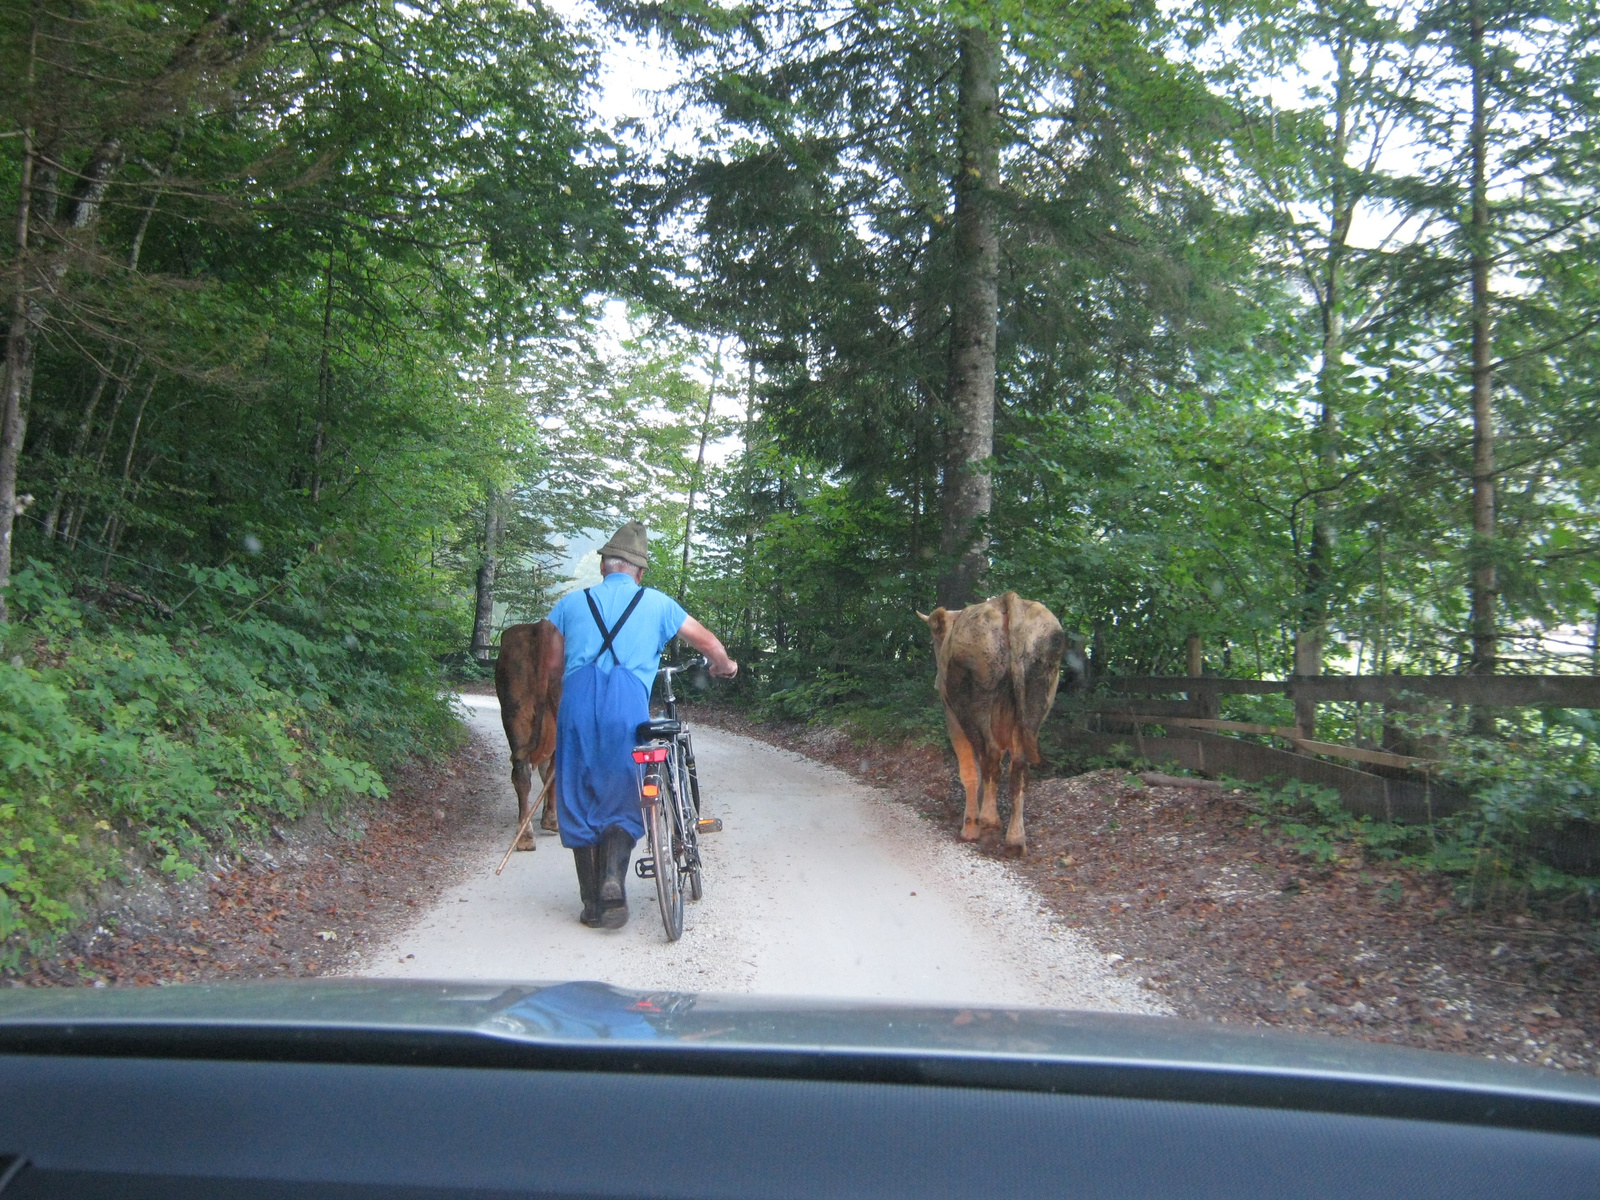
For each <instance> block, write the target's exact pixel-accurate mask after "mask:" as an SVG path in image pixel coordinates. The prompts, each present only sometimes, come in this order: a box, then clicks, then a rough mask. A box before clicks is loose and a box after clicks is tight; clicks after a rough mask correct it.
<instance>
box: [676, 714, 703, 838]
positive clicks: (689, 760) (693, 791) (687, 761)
mask: <svg viewBox="0 0 1600 1200" xmlns="http://www.w3.org/2000/svg"><path fill="white" fill-rule="evenodd" d="M678 738H679V741H680V743H681V744H682V746H683V762H684V765H685V767H686V768H687V769H688V776H689V797H690V799H692V800H693V801H694V815H695V819H696V820H698V819H699V817H700V772H699V771H697V770H695V765H694V743H693V742H692V741H690V740H689V731H688V730H687V729H685V730H684V731H683V732H682V733H680V734H679V735H678Z"/></svg>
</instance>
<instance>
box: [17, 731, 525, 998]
mask: <svg viewBox="0 0 1600 1200" xmlns="http://www.w3.org/2000/svg"><path fill="white" fill-rule="evenodd" d="M503 768H504V758H503V755H501V754H497V753H493V752H492V751H490V750H488V749H486V748H485V747H483V746H482V745H481V744H478V743H469V744H468V745H467V746H465V747H464V748H463V749H462V750H460V751H458V752H457V753H456V754H454V755H452V756H451V757H450V758H448V759H446V760H445V761H443V762H439V763H412V764H409V765H408V766H406V767H404V768H403V769H401V770H400V771H398V772H397V773H395V775H394V777H393V778H391V780H390V781H389V788H390V795H389V798H388V799H387V800H384V801H383V802H381V803H379V804H373V805H370V806H363V807H362V808H360V809H357V810H353V811H351V812H348V813H346V814H345V815H344V819H343V820H342V821H341V822H339V823H337V824H336V825H334V826H330V825H329V824H328V823H327V822H324V821H321V820H319V819H312V820H306V821H302V822H299V823H297V824H294V825H291V826H288V827H286V828H279V829H275V830H274V831H273V834H272V836H271V838H270V839H268V840H267V841H266V842H264V843H261V844H258V845H254V846H248V847H244V848H242V849H241V850H240V851H239V852H238V853H237V854H236V855H234V856H233V857H232V858H231V859H219V860H218V861H216V862H214V863H212V864H211V866H210V869H209V870H208V871H207V872H206V873H203V874H201V875H200V876H198V877H196V878H194V879H191V880H189V881H187V882H185V883H173V882H170V881H167V880H162V879H161V878H159V877H156V878H150V877H148V876H147V877H145V878H143V879H141V880H137V881H136V882H135V883H134V885H133V886H132V887H131V888H130V889H129V890H128V891H127V892H126V893H125V894H124V895H122V896H121V897H117V898H115V899H114V901H113V903H112V904H111V905H110V906H109V907H108V908H106V909H105V910H103V911H102V913H101V916H100V919H99V922H98V924H97V925H96V926H94V927H92V928H88V929H85V930H83V931H81V932H79V933H76V934H73V935H71V936H69V937H67V938H65V939H63V941H62V942H61V943H60V945H58V947H57V948H56V952H55V953H54V954H53V955H51V956H50V957H48V958H41V959H38V960H34V961H32V962H30V963H27V964H25V969H24V970H23V971H22V972H21V973H20V974H15V975H13V976H11V977H9V978H5V979H3V980H0V983H3V984H6V985H9V986H12V987H50V986H90V987H103V986H108V985H130V984H131V985H149V984H167V983H196V982H202V981H209V980H220V979H263V978H265V979H284V978H292V977H296V976H312V975H324V974H337V973H339V972H340V971H341V970H344V969H345V968H346V967H347V965H348V964H349V963H350V962H351V961H353V960H354V959H356V958H357V957H359V956H360V955H361V954H362V953H363V952H364V951H365V950H366V949H368V948H369V947H371V946H373V945H376V944H378V943H381V942H382V941H383V940H384V939H385V938H386V937H388V936H389V934H390V933H391V932H392V931H394V930H395V929H398V928H401V927H403V926H405V925H406V924H409V923H410V922H411V921H412V920H413V919H414V918H415V916H416V914H417V912H418V911H419V910H420V909H421V908H423V907H425V906H426V905H427V904H428V903H429V902H430V901H431V900H432V899H433V898H434V897H435V896H436V895H437V894H438V893H439V892H440V891H441V890H442V889H444V888H446V887H449V886H450V885H451V884H453V883H455V882H456V881H457V880H458V879H459V878H461V877H462V876H463V875H464V874H465V873H466V872H468V871H471V870H476V869H481V868H482V866H483V864H484V862H485V861H486V860H488V859H489V856H491V855H492V854H493V853H494V848H495V846H497V845H499V844H501V843H504V842H509V840H510V837H509V833H508V832H507V831H503V830H501V829H500V827H499V824H498V823H497V822H496V820H495V819H494V815H493V814H494V808H495V800H496V798H497V797H498V795H499V792H500V791H501V790H508V789H509V788H510V783H509V773H508V772H507V771H505V770H504V769H503Z"/></svg>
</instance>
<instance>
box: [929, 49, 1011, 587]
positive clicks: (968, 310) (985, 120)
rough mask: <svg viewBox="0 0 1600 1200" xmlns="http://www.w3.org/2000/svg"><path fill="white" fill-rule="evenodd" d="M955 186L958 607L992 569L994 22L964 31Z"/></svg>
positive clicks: (949, 513)
mask: <svg viewBox="0 0 1600 1200" xmlns="http://www.w3.org/2000/svg"><path fill="white" fill-rule="evenodd" d="M959 37H960V45H961V82H960V94H959V100H958V103H957V108H958V111H957V118H956V120H957V141H958V147H959V160H958V164H957V169H956V179H955V201H956V212H955V255H954V261H953V263H952V268H953V277H954V280H955V284H954V289H953V292H952V295H951V302H950V386H949V389H948V393H947V395H946V404H947V406H948V414H949V427H948V431H947V436H946V439H945V464H944V491H943V496H942V501H943V503H942V512H941V514H940V515H941V523H940V531H939V549H940V552H941V555H942V557H943V559H944V566H943V569H942V572H941V576H940V579H939V592H938V596H939V603H940V604H942V605H944V606H945V607H946V608H959V607H962V606H964V605H966V604H970V603H971V602H972V601H973V600H975V599H977V598H978V595H979V592H980V589H981V588H982V586H983V582H984V576H985V575H986V574H987V572H988V568H989V535H988V531H987V528H986V526H987V523H988V518H989V511H990V508H991V506H992V504H993V499H994V492H993V483H992V480H991V478H990V476H989V472H988V470H987V468H986V467H985V466H984V464H985V463H986V462H987V460H988V459H989V458H990V457H992V456H993V454H994V372H995V335H996V327H997V325H998V321H999V281H1000V239H999V235H998V232H997V230H996V228H995V226H996V221H995V200H994V196H995V189H996V188H997V187H998V185H999V180H1000V150H999V143H998V139H997V120H996V118H997V109H998V96H997V93H996V62H995V59H996V48H995V41H996V39H995V34H994V31H993V30H992V29H991V28H990V27H989V26H987V25H970V26H963V27H962V28H961V30H960V34H959Z"/></svg>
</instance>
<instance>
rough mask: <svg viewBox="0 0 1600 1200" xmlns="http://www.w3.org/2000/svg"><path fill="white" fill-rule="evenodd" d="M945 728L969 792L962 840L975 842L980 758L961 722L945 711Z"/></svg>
mask: <svg viewBox="0 0 1600 1200" xmlns="http://www.w3.org/2000/svg"><path fill="white" fill-rule="evenodd" d="M945 728H946V729H948V730H949V733H950V744H951V745H952V746H954V747H955V751H956V765H957V767H958V768H959V769H960V771H961V786H962V787H963V788H964V789H966V793H967V810H966V812H965V813H964V814H963V815H962V818H961V840H962V841H964V842H974V841H977V840H978V835H979V833H980V830H979V828H978V759H977V756H976V755H975V754H973V752H972V743H971V742H970V741H968V740H967V735H966V732H965V731H964V730H963V729H962V728H961V724H960V722H958V721H957V720H956V719H955V718H954V717H952V716H950V714H949V711H948V710H946V713H945Z"/></svg>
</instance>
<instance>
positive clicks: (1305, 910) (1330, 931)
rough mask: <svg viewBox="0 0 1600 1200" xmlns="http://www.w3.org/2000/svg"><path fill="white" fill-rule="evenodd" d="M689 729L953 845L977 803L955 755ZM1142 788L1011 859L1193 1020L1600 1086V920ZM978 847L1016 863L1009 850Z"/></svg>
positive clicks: (1035, 831)
mask: <svg viewBox="0 0 1600 1200" xmlns="http://www.w3.org/2000/svg"><path fill="white" fill-rule="evenodd" d="M690 719H691V720H694V721H704V722H705V723H707V724H714V725H717V726H719V727H721V728H725V729H728V730H731V731H733V732H738V733H743V734H745V735H746V736H749V737H754V738H760V739H763V740H766V741H769V742H771V743H773V744H775V745H780V746H783V747H785V748H787V749H790V750H795V751H798V752H800V753H803V754H806V755H808V756H810V757H814V758H817V759H820V760H822V761H825V762H828V763H831V764H833V765H834V766H836V767H839V768H841V769H843V770H845V771H847V772H849V773H850V774H852V775H854V776H856V777H857V778H860V779H862V780H863V781H866V782H870V783H873V784H875V785H877V786H878V787H881V788H884V789H885V790H886V791H888V792H889V793H890V794H891V795H893V796H894V798H895V799H896V800H898V801H899V802H900V803H902V804H904V805H906V806H907V807H908V808H909V809H911V810H912V811H914V812H916V813H917V814H918V815H919V816H921V817H923V818H925V819H927V820H929V821H931V822H933V823H935V824H937V825H938V826H939V827H940V828H942V829H944V830H946V831H948V835H949V836H951V837H952V838H953V837H954V836H955V835H956V833H957V831H958V830H959V829H960V827H961V813H962V809H963V806H964V803H965V801H964V794H963V792H962V790H961V786H960V781H959V779H958V778H957V776H956V774H955V770H954V757H953V756H952V755H951V754H950V753H949V751H948V749H946V748H945V747H944V746H942V745H933V746H927V745H923V746H918V745H910V744H906V745H884V744H880V743H872V742H858V741H855V740H853V739H851V738H850V737H848V736H846V735H845V734H843V733H842V732H840V731H839V730H837V729H832V728H827V727H822V726H805V725H795V726H776V725H771V724H765V723H761V722H755V721H752V720H750V719H749V718H747V717H746V716H744V715H743V714H741V713H738V712H734V711H732V710H729V709H727V708H721V707H715V708H714V707H710V706H696V707H695V708H694V709H693V711H692V713H691V715H690ZM1130 780H1132V782H1133V783H1134V784H1135V785H1137V784H1138V781H1137V780H1136V779H1134V778H1133V777H1130V776H1129V775H1128V774H1127V773H1126V772H1123V771H1096V772H1091V773H1089V774H1086V775H1078V776H1074V777H1071V778H1060V779H1045V780H1040V781H1038V782H1037V783H1036V784H1035V785H1034V786H1033V787H1032V788H1030V790H1029V794H1028V800H1027V805H1028V843H1029V853H1028V855H1027V857H1025V858H1023V859H1020V860H1017V859H1009V858H1007V859H1006V861H1007V862H1008V864H1009V865H1010V867H1011V869H1012V870H1014V871H1015V872H1017V873H1018V874H1019V875H1021V876H1022V877H1023V878H1024V879H1025V880H1026V881H1027V882H1028V883H1030V884H1031V885H1032V886H1033V887H1034V889H1035V890H1036V891H1037V892H1038V893H1039V894H1040V895H1041V896H1042V897H1043V898H1044V899H1045V900H1046V902H1047V903H1048V904H1049V905H1050V906H1051V908H1052V909H1053V910H1054V911H1055V912H1056V913H1057V915H1059V916H1060V917H1061V918H1063V920H1064V921H1065V922H1066V923H1067V924H1068V925H1069V926H1071V927H1073V928H1076V929H1078V930H1080V931H1081V932H1082V933H1083V934H1084V935H1086V936H1087V937H1088V938H1089V939H1090V940H1091V941H1092V942H1093V943H1094V945H1095V946H1096V947H1097V948H1098V949H1099V950H1101V951H1102V952H1104V953H1107V954H1115V955H1121V956H1123V957H1122V959H1121V961H1120V962H1119V963H1118V968H1119V970H1120V971H1122V972H1123V973H1124V974H1126V975H1128V976H1131V977H1134V978H1136V979H1137V980H1139V981H1140V982H1141V983H1142V985H1143V986H1144V987H1147V988H1149V989H1151V990H1152V991H1154V992H1156V993H1157V994H1159V995H1160V996H1161V997H1162V998H1163V999H1164V1000H1165V1001H1166V1003H1167V1004H1168V1005H1170V1006H1171V1008H1172V1009H1173V1010H1174V1011H1175V1012H1176V1013H1178V1015H1180V1016H1185V1017H1190V1018H1197V1019H1201V1020H1215V1021H1222V1022H1235V1023H1240V1024H1255V1025H1273V1026H1279V1027H1282V1028H1286V1029H1295V1030H1303V1031H1319V1032H1324V1033H1336V1034H1344V1035H1353V1036H1356V1037H1360V1038H1364V1039H1367V1040H1371V1041H1379V1042H1393V1043H1397V1044H1402V1045H1409V1046H1417V1047H1422V1048H1426V1049H1432V1050H1445V1051H1455V1052H1462V1053H1471V1054H1481V1055H1483V1056H1485V1057H1489V1058H1500V1059H1504V1060H1509V1061H1513V1062H1518V1061H1520V1062H1532V1063H1538V1064H1541V1065H1544V1066H1549V1067H1554V1068H1556V1069H1558V1070H1574V1071H1585V1072H1597V1073H1600V1052H1597V1050H1596V1043H1597V1042H1600V955H1597V953H1596V951H1597V949H1600V930H1597V929H1596V926H1595V924H1594V922H1593V921H1590V920H1587V919H1584V918H1582V917H1576V916H1565V915H1563V914H1561V913H1560V912H1559V911H1556V912H1541V913H1538V914H1537V915H1536V916H1530V915H1529V914H1527V913H1525V912H1516V911H1497V910H1493V909H1490V910H1479V911H1463V910H1462V909H1461V908H1460V907H1458V906H1457V905H1456V903H1455V901H1454V898H1453V884H1452V881H1449V880H1445V879H1443V878H1441V877H1439V876H1431V875H1425V874H1421V873H1418V872H1414V871H1404V870H1398V869H1395V868H1394V867H1392V866H1390V865H1387V864H1374V865H1366V864H1361V863H1345V864H1342V865H1332V864H1330V865H1326V866H1318V865H1316V864H1315V863H1313V862H1312V861H1311V860H1309V859H1307V858H1305V857H1303V856H1301V855H1300V854H1299V853H1298V852H1297V851H1296V850H1295V849H1294V847H1293V846H1292V845H1289V844H1288V842H1287V839H1285V838H1284V837H1282V836H1281V835H1275V834H1274V833H1273V832H1272V831H1271V830H1270V829H1265V828H1253V827H1252V826H1251V825H1250V824H1249V819H1250V817H1251V815H1252V813H1251V810H1250V808H1248V807H1247V805H1246V800H1247V798H1246V797H1244V796H1234V795H1228V794H1220V793H1218V792H1215V791H1202V790H1199V789H1192V788H1167V787H1145V786H1142V785H1137V786H1129V782H1130ZM980 848H981V849H982V851H983V852H984V853H986V854H988V855H990V856H992V857H995V858H1004V857H1005V856H1004V852H1003V848H1002V847H1001V846H1000V844H999V843H998V841H994V842H986V843H983V844H982V845H981V847H980Z"/></svg>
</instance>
